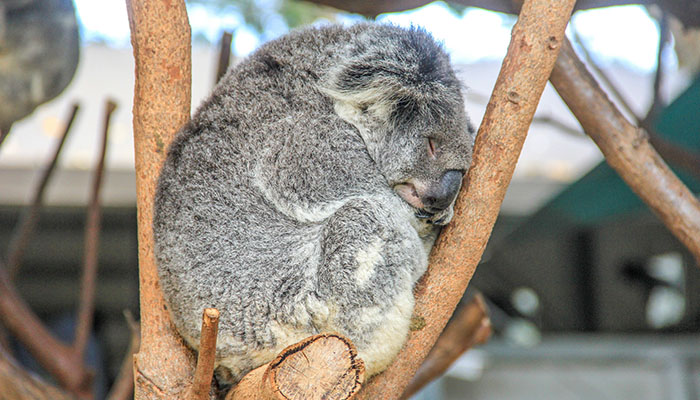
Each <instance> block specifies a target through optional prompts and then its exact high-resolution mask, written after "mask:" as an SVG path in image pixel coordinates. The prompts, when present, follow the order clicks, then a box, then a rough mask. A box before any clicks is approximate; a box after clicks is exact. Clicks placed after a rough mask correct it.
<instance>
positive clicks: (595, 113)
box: [550, 40, 700, 260]
mask: <svg viewBox="0 0 700 400" xmlns="http://www.w3.org/2000/svg"><path fill="white" fill-rule="evenodd" d="M550 80H551V82H552V84H553V85H554V87H555V89H556V90H557V92H559V95H560V96H561V97H562V99H563V100H564V102H565V103H566V104H567V105H568V106H569V108H570V109H571V111H572V112H573V113H574V115H575V116H576V118H577V119H578V120H579V122H580V123H581V126H582V127H583V129H584V130H585V131H586V133H587V134H588V135H589V136H590V137H591V138H592V139H593V140H594V141H595V142H596V144H597V145H598V147H599V148H600V150H601V151H602V152H603V154H604V155H605V159H606V161H607V162H608V164H610V166H611V167H612V168H613V169H615V171H617V173H618V174H620V177H622V179H623V180H624V181H625V182H627V184H628V185H629V186H630V188H632V190H633V191H634V192H635V193H637V195H638V196H639V197H640V198H641V199H642V200H643V201H644V202H645V203H647V205H649V207H650V208H651V209H652V210H653V211H654V212H655V213H656V214H657V215H659V217H660V218H661V220H662V221H663V222H664V224H665V225H666V226H667V227H668V228H669V230H670V231H671V232H672V233H673V234H674V235H675V236H676V237H677V238H678V239H679V240H680V241H681V242H682V243H683V244H684V245H685V246H686V247H687V248H688V249H690V251H691V253H693V254H694V255H695V257H696V258H697V259H699V260H700V202H699V201H698V199H697V198H696V197H695V196H694V195H693V194H692V193H691V192H690V191H689V190H688V188H687V187H686V186H685V185H683V183H682V182H681V181H680V180H679V179H678V178H677V177H676V176H675V175H674V174H673V172H672V171H671V170H670V169H669V168H668V166H667V165H666V163H665V162H664V161H663V159H662V158H661V157H660V156H659V154H658V153H657V152H656V150H654V148H653V147H652V146H651V144H650V143H649V138H648V136H647V134H646V132H645V131H644V130H642V129H639V128H637V127H635V126H633V125H632V124H630V123H629V122H628V121H627V119H625V118H624V116H623V115H622V114H621V113H620V112H619V111H618V110H617V108H616V107H615V105H614V104H612V103H611V102H610V100H609V99H608V97H607V96H606V95H605V92H603V91H602V89H601V88H600V87H599V86H598V84H597V83H596V81H595V79H594V78H593V77H592V76H591V74H590V73H589V72H588V70H586V67H585V66H584V65H583V63H582V62H581V61H580V60H579V59H578V57H576V54H575V52H574V50H573V48H572V47H571V44H570V43H569V42H568V40H567V41H565V43H564V46H563V48H562V51H561V53H560V55H559V59H558V60H557V63H556V66H555V68H554V70H553V71H552V76H551V78H550Z"/></svg>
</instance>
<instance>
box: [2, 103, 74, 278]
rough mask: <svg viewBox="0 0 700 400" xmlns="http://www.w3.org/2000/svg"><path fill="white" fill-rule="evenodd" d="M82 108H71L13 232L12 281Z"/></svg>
mask: <svg viewBox="0 0 700 400" xmlns="http://www.w3.org/2000/svg"><path fill="white" fill-rule="evenodd" d="M79 109H80V106H79V105H78V103H73V105H72V106H71V111H70V114H69V116H68V119H67V120H66V124H65V126H64V128H63V133H61V136H60V138H59V139H58V142H56V148H55V149H54V152H53V157H52V158H51V160H50V161H49V163H48V164H47V165H46V167H44V171H43V172H42V174H41V179H39V183H38V185H37V186H36V189H35V190H34V196H33V197H32V203H31V205H30V206H29V207H28V208H27V209H25V210H24V211H23V212H22V216H21V217H20V220H19V222H18V223H17V225H16V228H15V229H14V231H13V232H12V238H11V239H10V244H9V246H8V247H7V258H6V260H7V268H8V274H9V277H10V279H11V280H12V279H14V277H15V276H16V275H17V272H18V271H19V268H20V265H21V263H22V257H23V256H24V251H25V250H26V248H27V244H28V243H29V240H30V239H31V236H32V233H33V232H34V227H35V226H36V223H37V222H38V221H39V210H40V209H41V206H42V204H43V203H44V192H45V191H46V186H47V185H48V183H49V181H50V180H51V177H52V176H53V172H54V170H55V169H56V164H57V163H58V156H59V155H60V154H61V150H62V149H63V144H64V143H65V142H66V138H67V137H68V133H69V132H70V128H71V126H73V121H74V120H75V115H76V114H77V113H78V110H79Z"/></svg>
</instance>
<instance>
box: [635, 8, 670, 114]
mask: <svg viewBox="0 0 700 400" xmlns="http://www.w3.org/2000/svg"><path fill="white" fill-rule="evenodd" d="M670 36H671V35H670V32H669V28H668V15H667V14H666V13H665V12H663V11H662V13H661V19H660V21H659V48H658V50H657V52H656V73H655V74H654V98H653V100H652V102H651V106H650V107H649V110H648V111H647V115H646V116H645V117H644V121H645V123H642V124H641V125H642V126H646V125H651V122H652V121H654V120H655V119H656V117H657V116H658V115H659V113H660V112H661V110H662V109H663V108H664V107H666V102H665V101H664V99H663V95H662V93H661V87H662V85H663V78H664V67H663V64H664V63H663V54H664V49H665V48H666V45H667V44H668V42H669V40H670ZM637 119H638V120H639V118H637Z"/></svg>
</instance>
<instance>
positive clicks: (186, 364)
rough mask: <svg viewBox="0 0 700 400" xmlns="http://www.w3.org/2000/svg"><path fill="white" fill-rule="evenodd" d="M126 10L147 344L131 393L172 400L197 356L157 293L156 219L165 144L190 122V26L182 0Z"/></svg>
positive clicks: (139, 1) (131, 3)
mask: <svg viewBox="0 0 700 400" xmlns="http://www.w3.org/2000/svg"><path fill="white" fill-rule="evenodd" d="M126 5H127V11H128V15H129V27H130V28H131V43H132V47H133V49H134V60H135V64H136V82H135V85H134V109H133V115H134V147H135V149H136V153H135V160H136V166H135V167H136V194H137V208H138V235H139V237H138V243H139V284H140V292H139V293H140V303H141V343H142V345H141V348H140V349H139V352H138V354H136V355H135V356H134V359H135V360H134V375H135V380H136V386H135V389H134V391H135V397H136V398H137V399H143V398H146V397H148V398H149V399H157V398H160V399H174V398H180V397H181V393H182V392H183V391H184V390H186V388H187V386H188V384H189V383H190V382H191V379H192V373H193V371H194V364H195V358H194V354H193V352H192V351H191V350H190V349H188V348H187V346H186V345H185V343H184V342H183V341H182V338H181V337H180V335H179V334H178V333H177V332H176V331H175V327H174V325H173V323H172V322H171V320H170V315H169V314H168V311H167V307H166V304H165V301H164V299H163V294H162V292H161V290H160V283H159V281H158V272H157V268H156V262H155V258H154V255H153V228H152V225H151V221H152V220H153V198H154V194H155V189H156V183H157V180H158V175H159V174H160V169H161V166H162V165H163V162H164V160H165V156H166V152H167V149H168V146H169V144H170V142H172V140H173V138H174V137H175V133H176V132H177V130H178V129H179V128H180V127H181V126H182V125H184V124H185V123H186V122H187V121H188V120H189V117H190V99H191V91H190V89H191V88H190V85H191V75H192V74H191V65H192V63H191V51H190V50H191V49H190V47H191V35H190V25H189V22H188V21H187V11H186V9H185V2H184V1H183V0H176V1H167V2H165V1H148V0H126ZM164 354H167V355H168V357H163V355H164Z"/></svg>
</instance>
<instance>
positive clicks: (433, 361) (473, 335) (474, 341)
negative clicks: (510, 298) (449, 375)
mask: <svg viewBox="0 0 700 400" xmlns="http://www.w3.org/2000/svg"><path fill="white" fill-rule="evenodd" d="M455 313H456V314H457V315H455V316H454V317H453V318H452V320H451V321H450V322H449V323H448V324H447V326H446V327H445V330H444V331H443V332H442V334H441V335H440V337H439V338H438V340H437V342H436V343H435V346H434V347H433V348H432V350H430V353H428V356H427V357H426V358H425V361H423V364H421V366H420V368H418V371H417V372H416V375H415V376H413V379H411V382H410V383H409V384H408V387H407V388H406V390H405V391H404V393H403V395H402V396H401V398H402V399H409V398H410V397H411V396H413V395H414V394H416V393H417V392H418V391H419V390H420V389H422V388H423V387H424V386H425V385H427V384H428V383H430V382H431V381H433V380H434V379H436V378H438V377H439V376H440V375H442V374H444V373H445V371H447V369H448V368H449V367H450V365H452V363H454V362H455V361H456V360H457V359H458V358H459V357H460V356H461V355H462V354H463V353H464V352H465V351H467V350H469V349H470V348H472V347H474V346H476V345H479V344H483V343H485V342H486V340H488V338H489V337H490V336H491V321H490V320H489V316H488V310H487V307H486V303H485V302H484V298H483V296H482V295H481V293H479V294H477V295H476V296H474V297H473V298H472V300H471V301H470V302H469V303H468V304H467V305H466V306H464V307H462V308H460V309H457V311H456V312H455Z"/></svg>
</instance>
